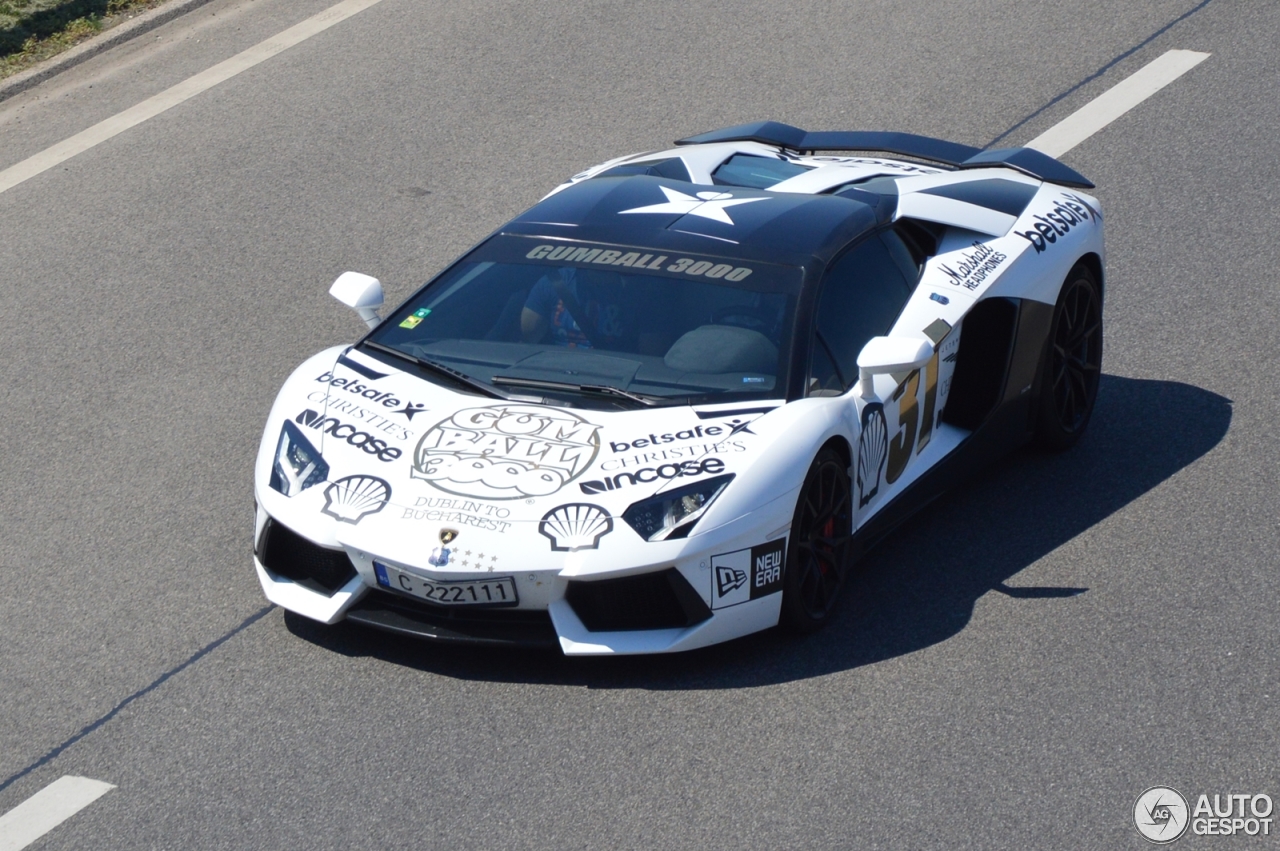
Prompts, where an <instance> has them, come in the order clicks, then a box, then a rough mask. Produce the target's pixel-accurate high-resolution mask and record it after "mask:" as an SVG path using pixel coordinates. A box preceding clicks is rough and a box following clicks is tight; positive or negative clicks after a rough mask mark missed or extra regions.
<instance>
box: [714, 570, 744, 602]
mask: <svg viewBox="0 0 1280 851" xmlns="http://www.w3.org/2000/svg"><path fill="white" fill-rule="evenodd" d="M746 584H747V572H746V571H745V570H737V569H735V568H732V567H725V566H723V565H721V566H719V567H717V568H716V591H717V592H718V595H717V596H720V597H723V596H724V595H725V594H728V593H729V592H730V591H736V590H738V589H739V588H741V587H742V586H743V585H746Z"/></svg>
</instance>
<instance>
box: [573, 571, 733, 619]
mask: <svg viewBox="0 0 1280 851" xmlns="http://www.w3.org/2000/svg"><path fill="white" fill-rule="evenodd" d="M565 599H567V600H568V601H569V605H570V606H572V607H573V611H574V613H575V614H577V616H578V619H579V620H581V621H582V623H583V625H584V626H585V627H586V628H587V629H589V630H591V631H592V632H623V631H627V630H634V629H670V628H672V627H686V626H693V625H694V624H696V623H701V622H702V621H704V620H706V619H707V618H709V617H711V610H710V609H709V608H707V604H706V603H704V602H703V601H702V598H701V597H699V596H698V592H697V591H694V590H693V586H691V585H690V584H689V582H688V581H687V580H686V579H685V578H684V577H683V576H682V575H681V574H680V571H678V570H676V569H675V568H674V567H672V568H668V569H667V570H664V571H661V572H660V573H642V574H640V575H638V576H624V577H621V578H619V579H601V580H597V581H595V582H582V581H577V580H575V581H571V582H570V583H569V588H568V590H567V591H566V592H565Z"/></svg>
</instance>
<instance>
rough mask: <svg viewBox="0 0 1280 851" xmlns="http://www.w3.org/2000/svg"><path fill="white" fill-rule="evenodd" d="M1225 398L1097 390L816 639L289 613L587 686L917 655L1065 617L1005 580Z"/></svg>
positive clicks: (880, 572)
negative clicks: (470, 629)
mask: <svg viewBox="0 0 1280 851" xmlns="http://www.w3.org/2000/svg"><path fill="white" fill-rule="evenodd" d="M1230 424H1231V402H1230V400H1228V399H1226V398H1224V397H1222V396H1219V395H1217V394H1215V393H1210V392H1208V391H1206V390H1202V389H1200V388H1197V387H1192V386H1191V385H1188V384H1182V383H1179V382H1174V381H1151V380H1145V379H1136V378H1121V377H1118V376H1109V375H1108V376H1103V377H1102V383H1101V388H1100V391H1099V395H1098V403H1097V408H1096V410H1095V412H1094V417H1093V421H1092V422H1091V424H1090V426H1089V432H1088V433H1087V434H1086V436H1085V437H1084V438H1083V439H1082V440H1081V442H1080V443H1079V444H1078V445H1077V446H1076V447H1075V448H1073V449H1071V450H1070V451H1068V452H1065V453H1062V454H1059V455H1044V454H1039V453H1036V452H1033V451H1031V450H1021V451H1018V452H1016V453H1014V454H1012V455H1010V456H1009V457H1007V458H1005V459H1003V460H1001V461H999V462H997V463H996V464H994V465H993V466H992V467H991V468H990V469H988V470H987V471H986V472H984V473H982V474H980V475H978V476H976V477H975V478H973V479H970V480H969V481H968V482H966V483H964V484H962V485H960V486H959V487H957V488H955V489H954V490H951V491H949V492H948V493H946V494H944V495H943V496H942V498H941V499H939V500H937V501H935V502H934V503H933V504H932V505H930V506H929V507H927V508H925V509H924V510H923V511H922V512H921V513H919V514H918V515H916V516H915V517H914V518H912V519H911V520H909V521H908V522H907V523H906V524H904V525H903V526H902V527H900V528H899V529H898V530H897V531H895V532H894V533H893V534H892V535H890V536H889V538H888V539H886V540H885V541H884V542H883V543H882V544H881V545H880V546H879V547H878V548H877V549H876V550H874V551H873V552H872V553H870V554H869V555H868V556H867V557H866V558H865V559H864V560H863V561H862V563H861V564H860V565H859V571H860V572H859V576H858V581H857V583H856V584H855V585H854V588H856V590H857V591H858V592H860V593H856V594H848V595H846V597H845V599H844V600H843V601H842V602H841V604H840V606H841V608H840V610H839V611H838V612H837V613H836V617H835V620H834V621H833V622H832V623H831V624H830V625H828V627H827V628H826V629H825V630H823V631H822V632H819V633H817V634H815V635H810V636H804V637H790V636H786V635H782V634H780V633H779V632H778V631H777V630H769V631H767V632H763V633H759V634H756V635H752V636H747V637H746V638H742V639H738V640H736V641H732V642H729V643H726V644H722V645H719V646H716V647H710V648H706V649H703V650H695V651H692V652H689V653H682V654H676V655H670V656H650V657H603V658H575V659H568V658H565V657H563V656H561V655H560V654H559V653H558V652H554V651H553V652H545V651H542V652H537V651H511V650H488V649H473V648H459V647H449V646H433V645H431V644H429V643H425V642H421V641H417V640H406V639H400V638H397V637H394V636H390V635H386V634H383V633H378V632H374V631H369V630H364V629H361V628H359V627H355V626H348V625H344V624H339V625H338V626H337V627H323V626H320V625H319V624H316V623H314V622H312V621H309V620H307V619H305V618H302V617H299V616H295V615H292V614H287V615H286V624H287V625H288V628H289V629H290V631H292V632H293V633H294V634H295V635H297V636H299V637H301V638H304V639H306V640H308V641H312V642H314V643H316V644H319V645H321V646H324V647H326V648H328V649H330V650H333V651H335V652H338V653H342V654H346V655H356V656H372V657H376V658H380V659H383V660H385V661H387V662H390V663H393V664H397V665H405V666H408V667H412V668H416V669H419V670H422V671H428V672H432V673H435V674H439V675H442V676H449V677H457V678H460V679H473V680H487V681H496V682H536V683H546V684H566V685H580V686H588V687H592V688H645V689H707V688H744V687H751V686H761V685H771V684H776V683H781V682H788V681H791V680H798V679H805V678H808V677H815V676H821V675H823V674H830V673H834V672H837V671H843V670H848V669H851V668H856V667H859V666H862V665H869V664H873V663H875V662H879V661H882V660H885V659H891V658H893V657H895V656H901V655H904V654H907V653H912V652H915V651H917V650H921V649H923V648H926V647H929V646H931V645H934V644H937V643H939V642H942V641H946V640H947V639H948V638H950V637H951V636H953V635H956V634H957V633H958V632H960V631H961V630H962V629H964V627H965V626H966V625H967V624H968V622H969V619H970V618H971V617H972V614H973V609H974V605H975V603H976V602H977V600H978V598H979V597H982V596H983V595H984V594H987V593H989V592H993V591H994V592H996V593H1000V594H1004V595H1006V596H1009V597H1011V598H1014V599H1019V600H1024V599H1028V600H1029V599H1039V600H1052V601H1053V603H1052V604H1053V605H1063V606H1069V605H1072V598H1074V597H1077V596H1080V595H1082V594H1086V593H1088V589H1087V588H1075V587H1026V586H1023V585H1019V584H1016V583H1015V584H1014V585H1010V584H1009V580H1010V579H1011V578H1012V577H1014V576H1015V575H1016V574H1017V573H1018V572H1020V571H1021V570H1023V569H1024V568H1026V567H1027V566H1029V565H1031V564H1032V563H1034V562H1035V561H1037V560H1038V559H1040V558H1042V557H1043V556H1044V555H1046V554H1047V553H1049V552H1051V551H1052V550H1054V549H1056V548H1057V547H1059V546H1061V545H1062V544H1064V543H1066V542H1067V541H1070V540H1071V539H1072V538H1074V537H1076V536H1077V535H1079V534H1081V533H1082V532H1084V531H1086V530H1087V529H1089V528H1090V527H1092V526H1094V525H1095V524H1097V523H1099V522H1100V521H1102V520H1105V519H1106V518H1107V517H1109V516H1110V515H1112V514H1114V513H1115V512H1117V511H1119V510H1120V509H1121V508H1123V507H1124V506H1126V505H1128V504H1129V503H1130V502H1132V501H1133V500H1135V499H1137V498H1138V497H1140V496H1142V495H1143V494H1145V493H1147V492H1148V491H1151V490H1152V489H1154V488H1155V487H1156V486H1158V485H1159V484H1160V483H1161V482H1163V481H1165V480H1166V479H1168V478H1169V477H1170V476H1172V475H1174V474H1175V473H1177V472H1178V471H1179V470H1182V469H1183V468H1185V467H1186V466H1188V465H1189V464H1191V463H1192V462H1193V461H1195V460H1196V459H1198V458H1200V457H1202V456H1204V455H1205V454H1207V453H1208V452H1209V451H1210V450H1212V449H1213V447H1215V446H1216V445H1217V444H1218V443H1219V442H1220V441H1221V440H1222V438H1223V436H1224V435H1226V433H1227V429H1228V428H1229V426H1230Z"/></svg>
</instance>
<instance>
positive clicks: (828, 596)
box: [780, 447, 853, 633]
mask: <svg viewBox="0 0 1280 851" xmlns="http://www.w3.org/2000/svg"><path fill="white" fill-rule="evenodd" d="M848 467H849V465H848V464H847V463H846V462H845V461H844V460H843V459H842V458H841V457H840V455H839V454H838V453H836V452H835V451H834V450H832V449H829V448H826V447H824V448H823V449H822V450H821V451H820V452H819V453H818V457H817V458H815V459H814V461H813V464H812V466H810V467H809V474H808V475H807V476H805V480H804V486H803V487H802V488H801V489H800V497H799V499H797V500H796V513H795V516H794V518H793V519H792V521H791V536H790V541H789V546H788V548H787V565H786V569H785V571H784V572H783V576H782V615H781V618H780V622H781V624H782V625H783V626H784V627H786V628H788V629H790V630H792V631H794V632H800V633H809V632H815V631H817V630H819V629H821V628H822V627H823V626H824V625H825V624H826V623H827V621H828V620H829V619H830V617H831V613H832V611H833V610H834V609H835V605H836V600H837V598H838V597H839V595H840V589H841V588H842V587H843V585H844V582H845V578H846V577H847V576H848V573H849V540H850V538H851V537H852V536H853V489H852V487H851V486H850V483H849V470H848Z"/></svg>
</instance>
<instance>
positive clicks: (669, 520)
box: [622, 473, 733, 541]
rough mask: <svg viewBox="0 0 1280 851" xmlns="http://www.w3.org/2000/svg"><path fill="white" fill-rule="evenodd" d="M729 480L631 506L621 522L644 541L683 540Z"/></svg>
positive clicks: (697, 484) (705, 482)
mask: <svg viewBox="0 0 1280 851" xmlns="http://www.w3.org/2000/svg"><path fill="white" fill-rule="evenodd" d="M731 481H733V474H732V473H730V474H729V475H727V476H716V477H715V478H712V479H704V480H703V481H700V482H695V483H694V484H691V485H685V486H684V487H682V488H676V489H675V490H670V491H667V492H666V493H660V494H658V495H657V496H655V497H651V498H649V499H645V500H641V501H640V502H637V503H635V504H633V505H632V506H631V507H630V508H628V509H627V510H626V511H624V512H623V513H622V519H623V520H625V521H627V525H629V526H630V527H631V528H632V529H635V530H636V532H637V533H638V534H639V535H640V537H642V538H644V539H645V540H646V541H665V540H667V539H668V538H683V537H686V536H687V535H688V534H689V532H690V530H692V529H693V527H694V524H696V523H697V522H698V518H699V517H701V516H702V514H703V512H704V511H706V510H707V507H708V506H710V505H711V503H712V501H713V500H714V499H715V498H716V497H717V496H719V495H720V491H722V490H724V489H725V486H726V485H728V484H729V482H731Z"/></svg>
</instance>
